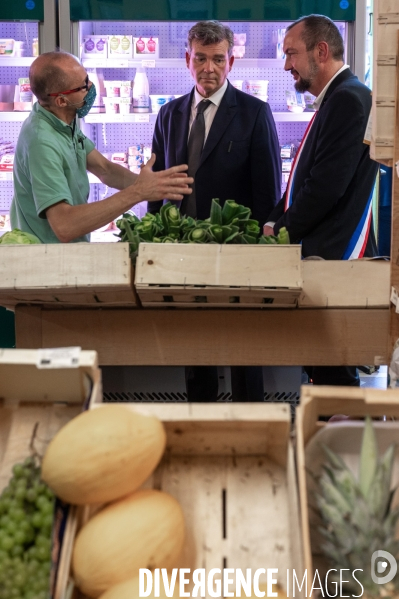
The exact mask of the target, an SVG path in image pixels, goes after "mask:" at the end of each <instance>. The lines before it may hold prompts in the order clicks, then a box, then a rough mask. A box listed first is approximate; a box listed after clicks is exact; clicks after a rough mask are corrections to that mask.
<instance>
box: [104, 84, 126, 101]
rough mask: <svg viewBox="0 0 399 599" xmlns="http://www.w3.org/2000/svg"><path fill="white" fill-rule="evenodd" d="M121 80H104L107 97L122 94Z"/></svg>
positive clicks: (116, 96)
mask: <svg viewBox="0 0 399 599" xmlns="http://www.w3.org/2000/svg"><path fill="white" fill-rule="evenodd" d="M121 83H122V82H121V81H104V87H105V90H106V93H107V98H119V96H120V95H121Z"/></svg>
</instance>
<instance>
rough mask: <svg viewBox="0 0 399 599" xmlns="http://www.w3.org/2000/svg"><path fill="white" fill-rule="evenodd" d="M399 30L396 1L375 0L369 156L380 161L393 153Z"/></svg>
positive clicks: (398, 14) (398, 11)
mask: <svg viewBox="0 0 399 599" xmlns="http://www.w3.org/2000/svg"><path fill="white" fill-rule="evenodd" d="M398 31H399V5H398V2H397V0H374V14H373V99H372V111H371V117H372V131H371V145H370V156H371V158H373V160H377V161H379V160H392V159H393V153H394V130H395V95H396V64H397V43H398V42H397V33H398Z"/></svg>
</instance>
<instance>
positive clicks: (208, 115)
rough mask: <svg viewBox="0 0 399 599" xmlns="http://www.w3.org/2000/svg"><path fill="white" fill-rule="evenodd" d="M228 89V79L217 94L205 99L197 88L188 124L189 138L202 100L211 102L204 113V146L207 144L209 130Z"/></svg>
mask: <svg viewBox="0 0 399 599" xmlns="http://www.w3.org/2000/svg"><path fill="white" fill-rule="evenodd" d="M226 89H227V79H226V81H225V82H224V83H223V85H222V87H221V88H220V89H218V90H217V92H215V93H214V94H212V95H211V96H210V97H209V98H204V96H201V94H200V93H199V92H198V91H197V88H196V87H195V89H194V95H193V101H192V103H191V113H190V120H189V124H188V136H189V137H190V131H191V125H192V124H193V121H194V119H195V117H196V116H197V105H198V104H199V103H200V102H201V101H202V100H210V101H211V104H210V105H209V106H208V108H207V109H206V110H205V112H204V120H205V138H204V144H205V142H206V138H207V137H208V133H209V130H210V128H211V125H212V123H213V119H214V118H215V115H216V112H217V109H218V108H219V106H220V102H221V101H222V98H223V96H224V94H225V92H226ZM187 140H188V138H187Z"/></svg>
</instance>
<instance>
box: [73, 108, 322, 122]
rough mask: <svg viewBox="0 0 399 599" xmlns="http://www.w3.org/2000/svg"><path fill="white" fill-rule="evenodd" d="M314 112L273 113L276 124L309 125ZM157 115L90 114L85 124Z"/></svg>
mask: <svg viewBox="0 0 399 599" xmlns="http://www.w3.org/2000/svg"><path fill="white" fill-rule="evenodd" d="M313 114H314V113H313V112H302V113H299V114H297V113H294V112H288V111H287V112H273V117H274V120H275V121H276V123H307V122H309V121H310V120H311V118H312V116H313ZM156 118H157V114H156V113H151V112H150V113H142V114H139V113H130V114H120V113H119V114H106V113H99V114H88V115H87V116H86V117H85V119H84V120H85V123H87V124H89V125H97V124H111V123H125V124H129V123H155V121H156Z"/></svg>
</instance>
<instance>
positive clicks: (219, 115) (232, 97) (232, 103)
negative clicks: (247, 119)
mask: <svg viewBox="0 0 399 599" xmlns="http://www.w3.org/2000/svg"><path fill="white" fill-rule="evenodd" d="M236 112H237V101H236V91H235V88H234V87H233V86H232V85H231V84H230V82H227V89H226V92H225V94H224V96H223V98H222V101H221V103H220V106H219V108H218V109H217V111H216V114H215V118H214V119H213V123H212V126H211V128H210V131H209V134H208V137H207V139H206V142H205V146H204V149H203V151H202V154H201V162H200V166H201V164H202V163H203V162H204V160H206V159H207V158H208V156H209V154H210V153H211V152H212V150H213V149H214V148H215V146H216V144H217V143H218V142H219V140H220V138H221V137H222V135H223V133H224V132H225V131H226V129H227V127H228V125H229V124H230V122H231V120H232V119H233V118H234V116H235V114H236Z"/></svg>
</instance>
